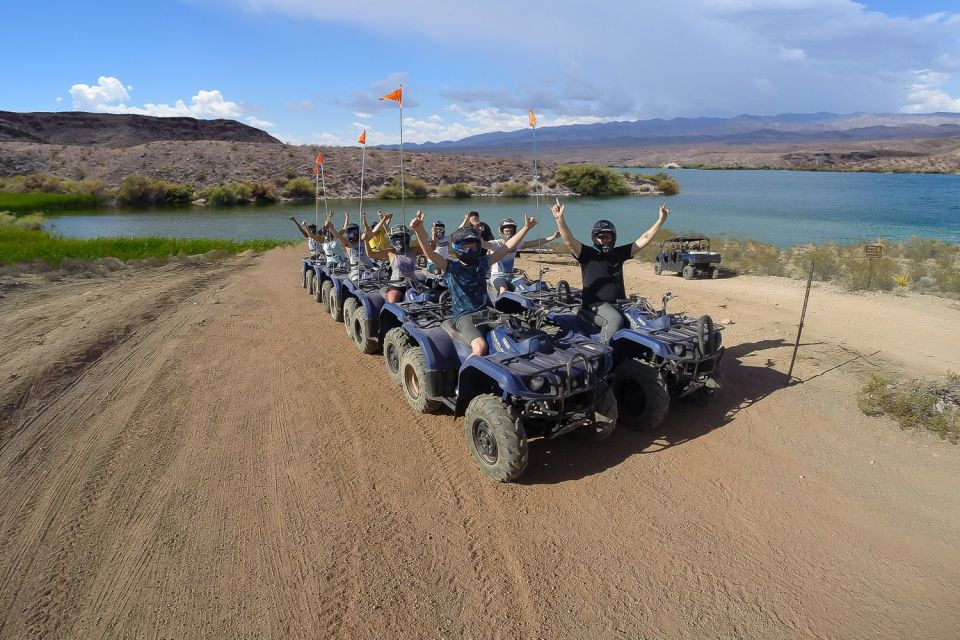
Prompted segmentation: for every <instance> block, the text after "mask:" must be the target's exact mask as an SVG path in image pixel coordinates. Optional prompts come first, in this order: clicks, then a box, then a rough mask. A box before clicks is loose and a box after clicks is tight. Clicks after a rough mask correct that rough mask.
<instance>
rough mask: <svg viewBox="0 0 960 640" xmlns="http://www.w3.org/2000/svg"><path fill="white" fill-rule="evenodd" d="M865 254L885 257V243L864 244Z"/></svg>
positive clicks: (871, 256)
mask: <svg viewBox="0 0 960 640" xmlns="http://www.w3.org/2000/svg"><path fill="white" fill-rule="evenodd" d="M863 255H865V256H867V257H868V258H882V257H883V245H882V244H865V245H863Z"/></svg>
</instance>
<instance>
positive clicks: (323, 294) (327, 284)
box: [320, 280, 333, 315]
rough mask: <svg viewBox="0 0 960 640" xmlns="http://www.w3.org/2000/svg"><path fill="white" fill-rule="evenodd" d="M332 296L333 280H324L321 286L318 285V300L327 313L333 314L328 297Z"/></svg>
mask: <svg viewBox="0 0 960 640" xmlns="http://www.w3.org/2000/svg"><path fill="white" fill-rule="evenodd" d="M332 297H333V282H331V281H330V280H324V281H323V286H321V287H320V302H321V304H323V308H324V309H326V311H327V313H329V314H330V315H333V312H332V311H331V310H330V298H332Z"/></svg>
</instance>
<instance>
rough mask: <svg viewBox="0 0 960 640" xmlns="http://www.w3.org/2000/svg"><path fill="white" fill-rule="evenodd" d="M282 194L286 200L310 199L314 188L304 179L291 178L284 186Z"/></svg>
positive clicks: (314, 190)
mask: <svg viewBox="0 0 960 640" xmlns="http://www.w3.org/2000/svg"><path fill="white" fill-rule="evenodd" d="M283 192H284V195H286V196H287V197H288V198H312V197H313V196H314V194H315V192H316V188H315V187H314V184H313V183H312V182H310V181H309V180H307V179H306V178H291V179H290V180H289V181H287V184H286V185H284V187H283Z"/></svg>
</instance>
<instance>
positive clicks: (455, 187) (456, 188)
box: [439, 182, 473, 198]
mask: <svg viewBox="0 0 960 640" xmlns="http://www.w3.org/2000/svg"><path fill="white" fill-rule="evenodd" d="M439 193H440V195H441V196H443V197H445V198H469V197H470V196H472V195H473V187H471V186H470V185H469V184H467V183H466V182H455V183H453V184H445V185H442V186H441V187H440V189H439Z"/></svg>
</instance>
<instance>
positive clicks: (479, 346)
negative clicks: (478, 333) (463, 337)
mask: <svg viewBox="0 0 960 640" xmlns="http://www.w3.org/2000/svg"><path fill="white" fill-rule="evenodd" d="M470 348H471V349H472V350H473V353H471V354H470V355H472V356H480V357H483V356H485V355H487V341H486V340H484V339H483V338H474V339H473V340H471V341H470Z"/></svg>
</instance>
